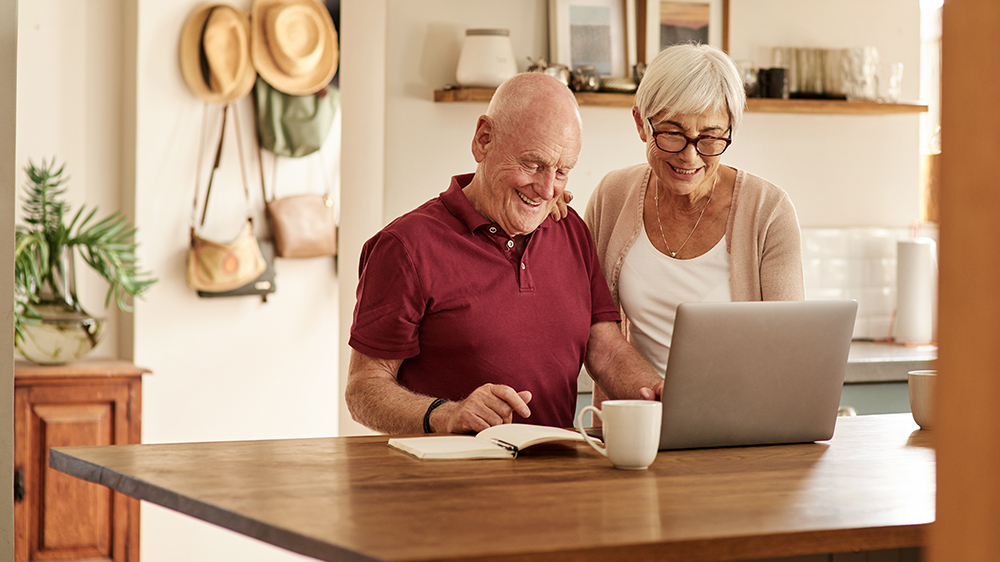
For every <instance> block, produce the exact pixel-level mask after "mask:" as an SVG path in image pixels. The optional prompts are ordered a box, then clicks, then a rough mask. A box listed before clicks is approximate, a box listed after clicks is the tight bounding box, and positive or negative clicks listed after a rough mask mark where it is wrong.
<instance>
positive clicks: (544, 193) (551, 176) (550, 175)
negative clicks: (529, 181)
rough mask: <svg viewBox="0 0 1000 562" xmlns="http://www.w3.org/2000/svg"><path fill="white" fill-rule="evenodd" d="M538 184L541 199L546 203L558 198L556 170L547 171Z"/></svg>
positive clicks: (541, 175)
mask: <svg viewBox="0 0 1000 562" xmlns="http://www.w3.org/2000/svg"><path fill="white" fill-rule="evenodd" d="M536 184H537V186H538V187H537V189H536V191H537V193H538V196H539V197H541V198H543V199H545V200H546V201H548V200H551V199H553V198H554V197H555V196H556V186H557V185H558V183H557V181H556V172H555V170H546V171H545V172H544V173H542V174H540V177H539V178H538V181H537V182H536Z"/></svg>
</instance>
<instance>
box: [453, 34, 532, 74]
mask: <svg viewBox="0 0 1000 562" xmlns="http://www.w3.org/2000/svg"><path fill="white" fill-rule="evenodd" d="M509 36H510V30H507V29H467V30H465V41H464V42H463V43H462V54H461V55H460V56H459V58H458V68H457V69H456V71H455V78H456V79H457V80H458V83H459V84H460V85H462V86H464V87H466V88H470V87H477V88H496V87H497V86H499V85H500V84H502V83H503V82H504V80H506V79H508V78H510V77H511V76H514V75H515V74H517V63H516V62H514V49H513V48H512V47H511V44H510V37H509Z"/></svg>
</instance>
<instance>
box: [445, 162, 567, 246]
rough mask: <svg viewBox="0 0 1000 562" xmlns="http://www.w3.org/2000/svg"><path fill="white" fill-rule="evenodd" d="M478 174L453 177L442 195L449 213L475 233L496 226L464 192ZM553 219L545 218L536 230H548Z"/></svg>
mask: <svg viewBox="0 0 1000 562" xmlns="http://www.w3.org/2000/svg"><path fill="white" fill-rule="evenodd" d="M475 175H476V174H461V175H458V176H452V178H451V184H450V185H449V186H448V190H447V191H445V192H443V193H442V194H441V195H440V198H441V202H442V203H443V204H444V206H445V208H446V209H448V212H449V213H451V214H452V215H454V216H455V218H457V219H459V220H460V221H462V222H464V223H465V224H466V226H468V227H469V232H475V231H476V229H477V228H479V227H481V226H487V225H491V224H495V223H493V222H490V221H489V220H488V219H487V218H486V217H484V216H483V215H481V214H480V213H479V211H477V210H476V208H475V207H473V206H472V202H470V201H469V198H468V197H466V195H465V192H464V191H462V190H463V189H464V188H465V187H466V186H467V185H469V184H470V183H472V178H473V177H474V176H475ZM551 220H552V219H551V218H550V217H545V220H543V221H542V224H540V225H539V226H538V228H536V229H535V230H538V229H540V228H546V227H547V226H548V225H549V222H550V221H551Z"/></svg>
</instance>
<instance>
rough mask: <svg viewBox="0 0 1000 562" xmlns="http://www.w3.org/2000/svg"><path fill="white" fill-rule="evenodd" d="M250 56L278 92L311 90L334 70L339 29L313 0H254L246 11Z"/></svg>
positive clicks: (299, 93) (305, 92)
mask: <svg viewBox="0 0 1000 562" xmlns="http://www.w3.org/2000/svg"><path fill="white" fill-rule="evenodd" d="M250 21H251V27H252V29H251V33H250V56H251V58H252V59H253V64H254V66H255V67H256V68H257V72H258V73H260V76H261V78H263V79H264V80H265V81H266V82H267V83H268V84H270V85H271V86H272V87H273V88H274V89H276V90H278V91H279V92H284V93H286V94H292V95H296V96H304V95H308V94H315V93H316V92H318V91H320V90H322V89H323V88H324V87H326V85H327V84H329V83H330V80H331V79H332V78H333V75H334V74H336V72H337V63H338V61H339V57H340V50H339V49H338V47H337V30H336V29H335V28H334V27H333V18H331V17H330V12H329V11H327V9H326V7H325V6H323V5H322V4H320V3H319V2H317V1H316V0H254V3H253V7H252V8H251V10H250Z"/></svg>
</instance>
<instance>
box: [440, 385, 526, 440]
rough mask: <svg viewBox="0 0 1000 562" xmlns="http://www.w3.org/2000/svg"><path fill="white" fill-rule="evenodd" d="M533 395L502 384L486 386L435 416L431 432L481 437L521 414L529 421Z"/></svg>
mask: <svg viewBox="0 0 1000 562" xmlns="http://www.w3.org/2000/svg"><path fill="white" fill-rule="evenodd" d="M530 401H531V393H530V392H528V391H527V390H522V391H521V392H517V391H515V390H514V389H513V388H511V387H509V386H506V385H502V384H484V385H483V386H481V387H479V388H477V389H476V390H474V391H473V392H472V394H470V395H469V396H468V397H466V398H465V400H462V401H461V402H448V403H446V404H443V405H441V406H440V407H438V408H437V409H436V410H434V411H433V412H431V420H430V422H431V428H432V429H434V431H436V432H445V433H469V432H473V433H479V432H480V431H482V430H484V429H486V428H488V427H492V426H494V425H500V424H503V423H510V422H511V421H512V420H513V419H514V413H515V412H517V414H518V415H519V416H521V417H522V418H526V417H529V416H530V415H531V410H529V409H528V402H530Z"/></svg>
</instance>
